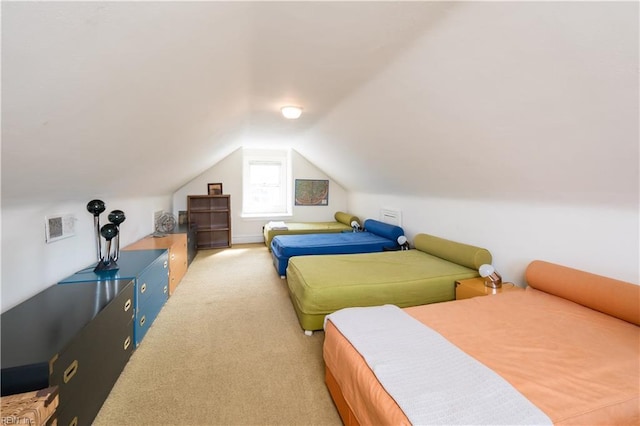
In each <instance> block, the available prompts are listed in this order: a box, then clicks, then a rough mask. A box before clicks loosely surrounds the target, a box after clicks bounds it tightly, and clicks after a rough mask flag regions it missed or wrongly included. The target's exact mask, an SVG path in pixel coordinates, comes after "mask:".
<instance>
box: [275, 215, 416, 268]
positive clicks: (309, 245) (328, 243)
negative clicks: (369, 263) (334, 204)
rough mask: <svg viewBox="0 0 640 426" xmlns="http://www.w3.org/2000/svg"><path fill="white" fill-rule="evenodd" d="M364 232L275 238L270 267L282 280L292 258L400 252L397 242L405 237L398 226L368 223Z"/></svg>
mask: <svg viewBox="0 0 640 426" xmlns="http://www.w3.org/2000/svg"><path fill="white" fill-rule="evenodd" d="M364 226H365V231H363V232H343V233H337V234H303V235H278V236H276V237H274V238H273V240H272V241H271V254H272V256H273V264H274V266H275V268H276V270H277V271H278V274H280V275H281V276H285V275H286V273H287V266H288V264H289V258H290V257H291V256H304V255H315V254H351V253H371V252H379V251H383V250H385V249H388V250H397V249H399V246H398V242H397V239H398V237H399V236H401V235H404V230H403V229H402V228H401V227H399V226H394V225H389V224H386V223H382V222H378V221H376V220H373V219H369V220H367V221H365V223H364Z"/></svg>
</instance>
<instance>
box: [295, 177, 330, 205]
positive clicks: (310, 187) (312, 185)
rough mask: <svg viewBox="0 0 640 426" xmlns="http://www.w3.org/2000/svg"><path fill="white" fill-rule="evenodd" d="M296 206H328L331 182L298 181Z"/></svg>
mask: <svg viewBox="0 0 640 426" xmlns="http://www.w3.org/2000/svg"><path fill="white" fill-rule="evenodd" d="M295 200H296V202H295V205H296V206H328V205H329V181H328V180H318V179H296V186H295Z"/></svg>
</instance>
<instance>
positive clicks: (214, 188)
mask: <svg viewBox="0 0 640 426" xmlns="http://www.w3.org/2000/svg"><path fill="white" fill-rule="evenodd" d="M207 191H208V192H207V193H208V194H209V195H222V184H221V183H209V184H207Z"/></svg>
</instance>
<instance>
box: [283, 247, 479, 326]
mask: <svg viewBox="0 0 640 426" xmlns="http://www.w3.org/2000/svg"><path fill="white" fill-rule="evenodd" d="M477 276H478V271H477V270H475V269H471V268H468V267H466V266H463V265H459V264H456V263H453V262H450V261H447V260H444V259H442V258H440V257H437V256H434V255H431V254H428V253H425V252H423V251H421V250H416V249H412V250H405V251H386V252H379V253H359V254H343V255H313V256H299V257H292V258H291V259H290V260H289V267H288V268H287V285H288V288H289V294H290V296H291V300H292V303H293V306H294V309H295V310H296V313H297V315H298V320H299V322H300V325H301V326H302V328H303V329H304V330H309V331H312V330H321V329H322V327H323V322H324V317H325V316H326V315H327V314H329V313H331V312H334V311H337V310H338V309H342V308H345V307H353V306H375V305H382V304H386V303H389V304H395V305H397V306H400V307H407V306H415V305H424V304H428V303H434V302H443V301H448V300H453V299H454V298H455V281H456V280H458V279H466V278H474V277H477Z"/></svg>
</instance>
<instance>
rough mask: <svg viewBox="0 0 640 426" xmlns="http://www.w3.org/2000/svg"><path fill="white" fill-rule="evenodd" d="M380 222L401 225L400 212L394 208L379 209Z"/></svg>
mask: <svg viewBox="0 0 640 426" xmlns="http://www.w3.org/2000/svg"><path fill="white" fill-rule="evenodd" d="M380 222H384V223H388V224H391V225H396V226H402V212H401V211H400V210H394V209H380Z"/></svg>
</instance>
